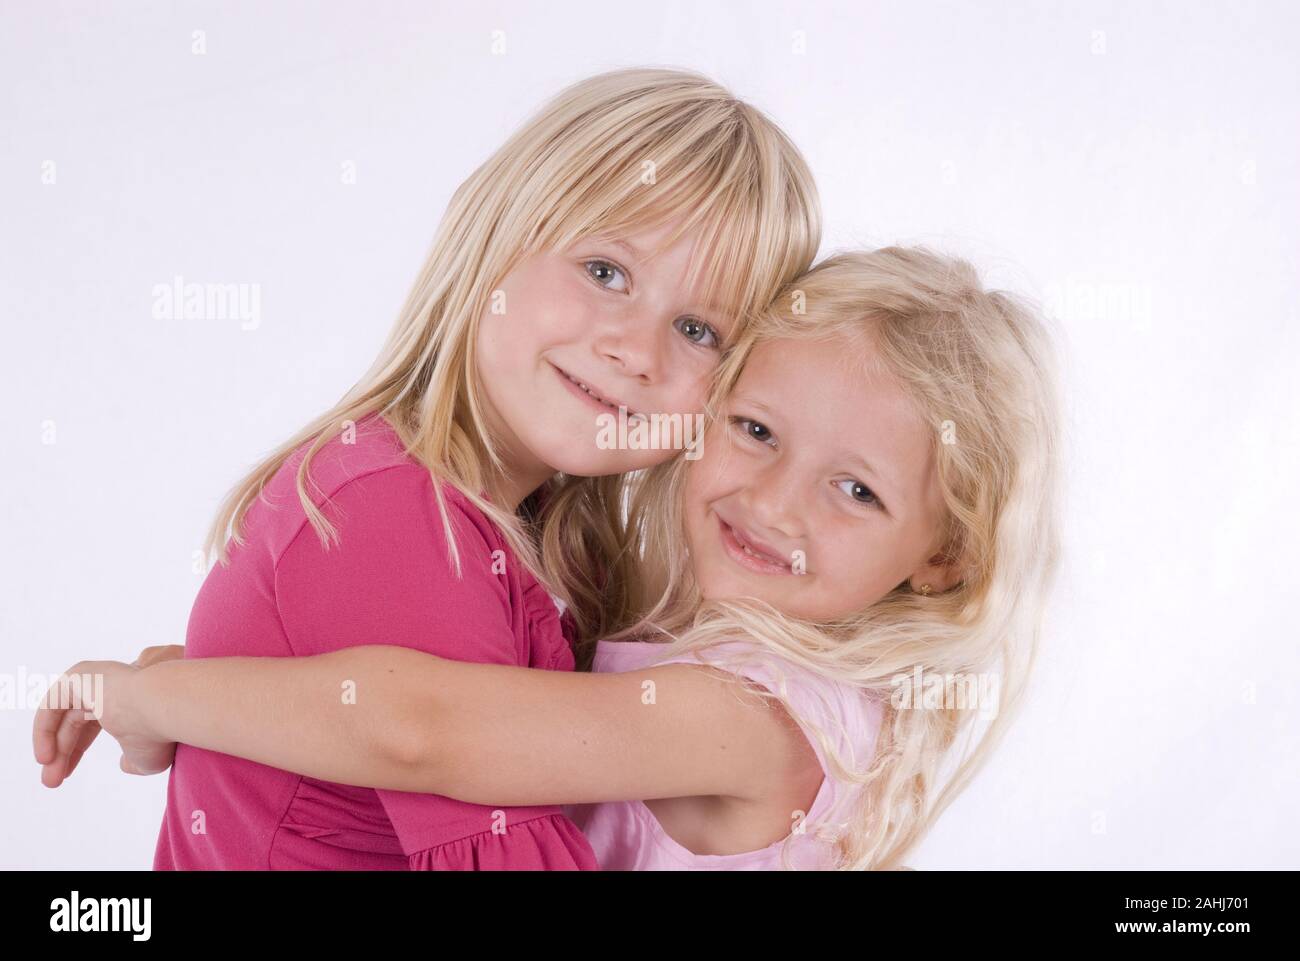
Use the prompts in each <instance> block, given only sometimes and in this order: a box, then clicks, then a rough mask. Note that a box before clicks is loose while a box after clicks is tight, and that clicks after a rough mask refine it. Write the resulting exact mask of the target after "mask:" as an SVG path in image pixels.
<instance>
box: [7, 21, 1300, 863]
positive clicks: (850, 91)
mask: <svg viewBox="0 0 1300 961" xmlns="http://www.w3.org/2000/svg"><path fill="white" fill-rule="evenodd" d="M1297 28H1300V14H1297V12H1296V10H1295V8H1294V7H1292V6H1290V5H1288V4H1286V3H1283V2H1276V3H1262V2H1260V3H1249V2H1248V3H1227V2H1223V3H1206V2H1198V3H1192V2H1164V3H1160V2H1143V3H1126V2H1114V3H1095V2H1079V3H1071V4H1055V3H1036V2H1017V3H979V4H968V3H957V2H952V3H937V2H907V3H903V2H893V3H880V2H862V0H856V2H840V3H821V2H802V3H790V4H779V3H699V2H685V0H672V2H663V3H656V4H649V5H647V4H642V3H606V4H600V5H597V6H595V7H593V6H592V5H590V4H586V3H575V2H570V0H565V2H548V3H545V4H541V3H536V4H531V3H486V4H476V5H474V9H473V10H466V9H464V5H461V4H456V3H449V2H440V3H428V2H425V3H416V2H385V3H375V4H368V3H360V2H355V3H342V2H329V3H286V2H274V3H252V2H240V3H175V4H173V3H143V2H130V3H128V2H115V3H91V2H76V3H57V4H54V3H38V2H35V0H31V2H24V3H18V2H14V0H5V2H4V3H3V5H2V6H0V81H3V82H2V83H0V97H3V100H2V101H0V104H2V106H0V138H2V142H3V149H2V150H0V323H2V324H3V340H2V341H0V344H2V346H0V392H2V394H0V399H2V401H3V411H4V416H3V417H2V418H0V456H2V457H3V470H0V676H3V677H4V678H7V682H8V683H9V685H10V688H11V692H12V688H13V687H14V685H19V686H20V688H21V685H22V683H23V681H24V679H27V678H31V677H34V676H36V675H52V674H57V673H58V672H59V671H60V670H63V669H65V668H66V667H68V666H70V665H71V664H72V663H74V662H75V661H77V660H80V659H83V658H114V659H122V660H130V659H132V658H134V657H135V655H136V654H137V653H138V652H139V650H140V649H141V648H142V647H144V646H147V645H152V644H165V643H181V642H182V641H183V639H184V634H185V626H186V621H187V617H188V612H189V608H190V605H191V603H192V601H193V598H194V595H195V593H196V591H197V589H198V586H199V584H200V582H201V579H202V574H201V573H200V572H198V571H197V570H196V568H195V566H194V552H195V551H196V550H197V549H198V547H199V545H200V543H201V540H202V537H203V534H204V532H205V530H206V527H207V525H208V523H209V522H210V520H211V518H212V516H213V513H214V511H215V508H216V505H217V502H218V500H219V498H220V497H221V495H222V494H223V493H224V492H225V491H226V489H227V488H228V487H229V486H230V485H231V484H232V483H233V482H234V481H235V480H236V479H237V478H238V477H239V476H240V475H241V474H242V473H243V472H244V471H246V470H247V469H248V468H249V467H251V465H252V464H253V463H254V461H255V459H257V458H258V457H259V456H260V455H262V454H263V453H265V452H266V451H267V450H269V449H270V448H271V447H273V446H274V445H276V444H278V443H279V442H280V441H282V440H283V439H284V438H286V437H287V436H288V435H289V434H290V433H292V432H293V431H295V430H296V429H297V428H298V427H300V426H301V425H302V424H303V423H304V422H305V421H306V420H307V419H308V418H309V417H311V416H312V415H314V414H316V413H318V412H320V411H321V410H323V409H325V408H326V407H327V406H329V405H330V404H332V403H333V402H334V401H335V400H336V399H337V398H338V397H339V396H340V395H341V394H342V393H343V392H344V391H345V390H346V389H347V388H348V387H349V386H350V385H351V384H352V383H353V382H354V381H355V380H356V378H357V377H358V376H360V374H361V373H362V372H363V371H364V369H365V368H366V367H367V366H368V364H369V362H370V361H371V359H372V358H373V356H374V355H375V354H376V352H377V351H378V349H379V347H380V345H381V341H382V339H383V337H384V335H385V333H386V331H387V329H388V327H389V325H390V324H391V322H392V321H393V320H394V318H395V316H396V313H397V310H398V308H399V306H400V304H401V301H402V300H403V298H404V296H405V294H406V291H407V289H408V286H409V284H410V283H411V281H412V279H413V278H414V276H415V272H416V270H417V268H418V266H419V265H420V263H421V262H422V260H423V257H424V255H425V253H426V252H427V250H428V246H429V243H430V240H431V239H432V236H433V233H434V229H435V227H436V224H437V222H438V219H439V218H440V216H441V214H442V212H443V209H444V207H445V205H446V203H447V201H448V199H449V198H450V196H451V193H452V191H453V190H454V188H455V187H456V185H457V184H458V183H459V182H460V181H461V180H462V179H463V178H464V177H465V176H467V175H468V174H469V173H470V172H471V170H472V169H473V168H474V167H475V166H476V165H477V164H478V163H480V162H481V161H482V160H483V159H484V158H485V157H486V156H487V154H488V153H489V152H490V151H491V150H493V149H494V148H495V147H497V146H498V145H499V144H500V143H501V142H502V141H503V140H504V139H505V137H506V136H507V134H508V133H509V132H511V131H512V130H513V129H514V128H515V126H516V125H517V124H518V123H519V122H520V121H522V120H523V119H524V118H525V117H526V116H527V115H528V114H529V113H530V112H531V111H532V110H533V109H534V108H535V107H536V106H538V105H539V104H540V103H541V102H542V101H543V100H544V99H545V98H546V97H549V96H550V95H551V94H553V93H554V92H556V91H558V90H559V89H560V88H561V87H562V86H564V85H565V84H567V83H569V82H571V81H573V80H576V79H579V78H581V77H583V76H587V75H590V74H593V73H597V72H600V71H603V70H606V69H610V68H614V67H620V66H630V65H674V66H683V67H689V68H693V69H697V70H700V71H703V72H704V73H707V74H709V75H711V76H713V77H714V78H716V79H718V80H720V81H722V82H723V83H725V84H727V85H728V86H730V87H731V88H732V89H733V90H734V91H735V92H736V93H737V94H738V95H740V96H742V97H744V98H746V99H749V100H750V101H751V102H754V103H756V104H757V105H759V106H760V107H762V108H763V109H765V110H766V111H768V112H769V113H770V114H771V115H772V116H773V117H774V118H775V119H776V120H777V121H778V122H779V123H780V124H781V125H782V126H783V127H784V128H785V129H786V130H787V131H788V132H789V134H790V135H791V137H792V138H793V139H794V141H795V142H796V143H797V144H799V146H800V147H801V148H802V149H803V151H804V152H805V154H806V156H807V157H808V159H809V162H810V163H811V166H812V168H813V172H814V174H815V176H816V178H817V181H818V184H819V188H820V192H821V198H822V203H823V207H824V211H825V215H826V228H827V229H826V239H825V244H824V247H823V253H828V252H831V251H834V250H836V249H840V248H843V247H846V246H857V245H880V244H886V243H895V242H900V243H918V242H921V243H929V244H932V245H935V246H937V247H939V248H941V249H943V250H946V251H948V252H951V253H956V254H961V255H964V256H967V257H969V258H971V259H972V260H973V261H974V262H975V263H976V264H977V266H979V267H980V268H981V269H982V270H983V271H984V272H985V274H986V277H987V278H988V280H989V282H990V283H992V284H994V285H998V286H1004V287H1010V288H1012V289H1014V290H1016V291H1018V292H1021V293H1024V294H1027V295H1029V296H1032V297H1037V298H1039V299H1040V300H1041V301H1043V302H1044V303H1045V304H1046V305H1047V306H1048V308H1049V309H1050V311H1051V313H1052V314H1053V315H1054V317H1055V318H1056V323H1057V325H1058V328H1059V330H1060V331H1061V335H1062V337H1061V352H1062V354H1063V356H1064V361H1065V384H1064V387H1065V391H1066V395H1067V401H1068V405H1069V423H1068V443H1069V489H1068V501H1067V513H1066V530H1065V534H1066V549H1067V556H1066V563H1065V566H1064V569H1063V571H1062V575H1061V582H1060V588H1059V591H1058V594H1057V596H1056V598H1055V600H1054V603H1053V607H1052V612H1051V621H1050V623H1049V625H1048V631H1047V636H1046V638H1045V649H1044V654H1043V656H1042V660H1041V662H1040V672H1039V674H1038V676H1037V679H1036V683H1035V687H1034V690H1033V695H1032V698H1031V700H1030V702H1029V704H1028V706H1027V709H1026V711H1025V713H1024V714H1023V715H1022V716H1021V720H1020V722H1019V724H1018V726H1017V727H1016V729H1015V730H1014V732H1013V733H1012V735H1011V736H1010V738H1009V739H1008V741H1007V742H1006V743H1005V744H1004V746H1003V748H1002V749H1001V750H1000V751H999V752H998V753H997V755H996V756H995V757H994V759H993V761H992V763H991V765H990V766H989V767H988V768H987V769H986V771H985V772H984V773H983V774H982V775H981V776H980V777H979V778H978V780H977V781H976V782H975V783H974V785H973V786H972V787H971V788H970V789H969V791H968V792H967V793H966V794H965V795H963V796H962V797H961V798H960V799H959V801H958V802H957V804H956V805H955V806H954V807H953V808H952V809H951V810H950V811H949V812H948V814H947V815H946V816H945V817H944V818H943V819H942V820H941V822H940V823H939V825H938V827H937V828H936V829H935V830H934V831H933V832H932V834H931V835H930V836H929V838H928V839H927V840H926V842H925V843H924V845H923V847H922V848H921V849H920V850H919V851H918V853H917V855H916V856H915V857H914V858H913V859H912V864H913V865H914V866H915V867H917V868H921V869H940V868H1033V867H1043V868H1292V869H1294V868H1297V867H1300V837H1298V832H1297V829H1296V827H1295V825H1294V822H1293V820H1292V816H1293V815H1294V813H1295V811H1296V808H1297V805H1296V798H1297V793H1298V792H1297V787H1298V784H1297V766H1298V765H1300V734H1298V731H1300V709H1298V708H1297V698H1296V693H1295V682H1294V679H1295V677H1296V676H1297V673H1298V672H1300V655H1298V654H1297V646H1298V645H1297V640H1298V639H1300V638H1298V632H1297V630H1296V619H1295V616H1294V614H1293V612H1292V610H1293V602H1294V598H1295V593H1296V592H1295V587H1294V585H1295V580H1296V577H1295V574H1294V566H1293V565H1294V561H1293V558H1292V557H1291V550H1292V548H1293V547H1294V546H1295V545H1296V544H1297V543H1300V537H1297V534H1298V533H1300V532H1298V530H1297V527H1298V525H1297V515H1296V510H1295V505H1294V500H1293V496H1294V494H1295V492H1296V490H1297V489H1298V483H1297V482H1298V481H1300V470H1298V469H1297V449H1298V446H1300V445H1298V443H1297V442H1298V441H1300V401H1298V400H1297V396H1298V395H1297V389H1296V383H1297V379H1298V378H1300V339H1298V338H1300V335H1297V322H1298V321H1300V313H1298V311H1297V307H1296V296H1295V295H1296V279H1297V278H1296V265H1297V262H1298V255H1300V243H1298V242H1297V234H1298V233H1300V228H1298V227H1297V213H1298V212H1300V196H1298V193H1300V188H1298V187H1297V184H1300V165H1298V163H1297V148H1298V146H1300V137H1298V136H1297V126H1298V125H1297V119H1296V118H1297V110H1296V103H1295V101H1296V91H1297V89H1300V85H1298V84H1297V79H1298V76H1297V75H1298V73H1300V70H1298V69H1297V66H1296V63H1297V60H1298V59H1300V50H1298V49H1297V46H1298V44H1297V40H1296V37H1297ZM198 50H201V51H202V52H197V51H198ZM176 278H182V281H181V282H183V283H189V282H198V283H234V284H246V285H250V289H255V290H256V291H257V292H258V293H257V296H258V298H259V300H258V302H257V310H256V317H255V318H254V317H253V316H252V315H251V314H248V315H241V316H239V317H234V318H232V319H229V320H214V319H207V320H201V321H193V320H178V319H157V318H155V316H154V315H153V311H152V305H153V302H154V293H153V292H154V288H155V286H156V285H159V284H171V283H174V282H175V281H176ZM18 694H19V696H18V699H17V702H16V703H15V702H14V700H13V699H12V698H11V701H10V703H9V704H8V705H7V706H6V707H5V709H3V710H0V759H2V761H0V772H3V774H2V777H3V785H4V789H3V791H0V867H3V868H67V869H82V868H141V869H145V868H148V867H149V866H150V864H151V861H152V856H153V849H154V842H155V840H156V837H157V831H158V827H159V823H160V820H161V815H162V809H163V805H164V798H165V791H166V778H165V777H156V778H148V779H144V778H133V777H128V776H126V775H123V774H121V773H120V772H119V770H118V767H117V764H118V758H117V754H116V752H115V751H113V750H112V749H111V742H109V741H108V740H107V739H106V738H105V739H104V743H101V744H97V745H96V747H95V748H94V749H93V750H92V751H91V752H90V753H89V754H88V755H87V757H86V758H85V760H84V761H83V762H82V767H81V769H80V770H79V771H78V772H77V773H76V775H75V776H74V777H73V778H72V779H71V780H70V781H69V782H68V783H67V784H65V785H64V786H63V787H61V788H59V789H58V790H55V791H50V790H47V789H45V788H43V787H42V786H41V785H40V783H39V780H38V769H37V766H36V765H35V763H34V762H33V761H32V758H31V748H30V727H31V719H32V712H31V711H30V710H28V709H27V708H26V705H25V703H24V701H25V697H24V692H23V691H22V690H21V689H20V690H19V692H18Z"/></svg>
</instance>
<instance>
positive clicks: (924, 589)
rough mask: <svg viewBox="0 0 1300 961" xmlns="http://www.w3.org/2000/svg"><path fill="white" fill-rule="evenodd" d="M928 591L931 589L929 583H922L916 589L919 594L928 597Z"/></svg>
mask: <svg viewBox="0 0 1300 961" xmlns="http://www.w3.org/2000/svg"><path fill="white" fill-rule="evenodd" d="M930 591H931V587H930V585H929V584H922V585H921V589H920V590H919V591H917V593H918V594H920V595H921V596H922V597H929V596H930Z"/></svg>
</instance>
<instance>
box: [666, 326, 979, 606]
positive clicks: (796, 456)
mask: <svg viewBox="0 0 1300 961" xmlns="http://www.w3.org/2000/svg"><path fill="white" fill-rule="evenodd" d="M873 358H874V354H873V352H872V349H871V345H870V342H869V341H868V340H867V339H866V338H865V337H863V338H836V339H829V340H822V341H808V340H801V339H799V340H781V341H772V342H768V343H763V344H760V345H759V346H757V347H756V348H755V349H754V351H753V353H752V354H751V355H750V358H749V360H748V361H747V363H746V366H745V370H744V372H743V373H742V374H741V377H740V379H739V381H738V382H737V384H736V387H735V389H734V390H733V391H732V394H731V396H730V398H729V399H728V401H727V402H726V404H725V405H724V406H723V410H722V416H721V417H720V419H719V423H718V424H716V425H714V426H713V427H711V428H710V430H709V431H708V433H706V434H705V436H704V442H703V456H702V457H701V458H700V460H698V461H697V462H695V463H693V464H692V465H691V466H690V468H689V469H688V473H687V479H686V485H685V502H684V512H683V513H684V517H685V524H686V535H687V541H688V544H689V545H690V550H691V558H692V564H693V567H694V570H695V576H696V579H697V582H698V583H699V586H700V590H701V592H702V593H703V595H704V597H705V598H706V599H710V600H719V599H737V598H742V597H752V598H757V599H759V600H762V601H766V602H767V603H769V604H771V605H773V606H774V607H776V608H777V609H778V610H780V611H781V612H783V613H785V614H787V615H790V616H794V617H799V618H805V619H808V620H813V621H830V620H834V619H837V618H840V617H844V616H847V615H850V614H852V613H855V612H858V611H862V610H865V609H866V608H867V607H869V606H870V605H871V604H873V603H875V602H876V601H878V600H880V599H881V598H882V597H884V596H885V595H886V594H888V593H889V592H890V591H891V590H893V589H894V588H896V587H898V586H899V585H900V584H901V583H902V582H903V581H906V580H909V579H911V581H912V584H913V586H914V587H916V588H919V587H920V586H921V585H923V584H927V583H928V584H930V585H931V587H932V588H933V589H934V590H935V591H942V590H946V589H947V588H948V587H951V586H952V585H953V584H954V583H956V580H957V573H956V571H955V570H953V569H952V567H951V565H945V563H944V561H943V559H942V558H941V557H939V556H937V552H938V551H939V549H940V547H941V543H940V538H941V534H940V529H941V522H942V519H943V501H942V499H941V495H940V491H939V487H938V479H937V475H936V473H935V461H934V451H933V446H932V443H933V439H932V432H931V430H930V428H928V427H927V425H926V423H925V422H924V420H923V419H922V418H921V416H920V414H919V413H918V412H917V410H916V409H915V408H914V406H913V404H912V403H911V402H910V400H909V398H908V397H907V395H906V393H905V392H904V389H903V387H902V385H901V384H900V383H899V382H898V381H897V379H896V378H894V377H893V376H892V375H891V374H890V373H889V372H888V371H887V370H885V369H884V367H883V365H881V364H879V363H873ZM800 570H802V571H803V572H802V573H799V571H800Z"/></svg>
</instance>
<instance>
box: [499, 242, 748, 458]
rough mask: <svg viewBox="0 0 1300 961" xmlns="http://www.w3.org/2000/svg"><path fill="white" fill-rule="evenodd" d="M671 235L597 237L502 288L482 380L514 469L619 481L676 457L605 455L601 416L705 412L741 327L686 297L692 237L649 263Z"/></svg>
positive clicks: (544, 260) (540, 260) (540, 259)
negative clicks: (725, 351) (724, 349)
mask: <svg viewBox="0 0 1300 961" xmlns="http://www.w3.org/2000/svg"><path fill="white" fill-rule="evenodd" d="M672 226H673V225H671V224H670V225H666V226H664V227H662V228H656V229H654V230H652V231H642V232H640V233H631V234H628V235H626V236H624V237H622V238H620V239H621V240H622V241H624V242H625V243H626V244H627V245H629V246H630V247H631V248H632V249H631V250H629V249H628V248H627V247H624V246H622V245H621V244H619V243H617V242H614V241H612V240H596V239H587V240H583V241H580V242H579V243H578V244H576V245H575V246H574V247H572V248H570V249H569V250H563V251H548V252H544V253H539V254H536V255H534V256H532V257H530V258H528V259H527V260H525V261H523V262H522V263H520V264H519V266H517V267H516V268H515V269H514V270H512V271H511V272H510V274H509V275H508V276H507V277H506V278H505V280H504V281H503V282H502V284H501V285H500V288H499V290H500V294H499V295H498V300H500V299H501V297H502V296H503V298H504V312H494V311H493V308H492V307H489V309H488V310H487V311H486V312H485V313H484V314H483V317H482V320H481V323H480V327H479V334H478V340H477V348H478V372H479V375H480V378H481V383H482V384H483V389H484V391H485V393H486V394H487V398H488V406H489V408H490V410H488V412H487V415H488V418H489V421H490V423H491V426H492V428H493V430H494V432H495V434H496V435H497V436H499V437H500V439H501V442H502V444H503V447H504V449H505V453H506V457H507V463H508V464H511V466H512V468H513V469H515V470H518V471H524V472H527V471H534V472H536V473H537V474H538V477H537V478H536V482H537V483H541V481H542V480H545V479H546V477H548V476H550V474H552V473H554V472H555V471H556V470H561V471H564V472H566V473H570V474H576V475H581V476H588V477H591V476H600V475H605V474H620V473H624V472H626V471H630V470H635V469H638V468H643V467H648V466H651V465H654V464H657V463H660V462H662V461H665V460H667V459H668V458H670V457H671V456H673V453H674V452H673V451H672V450H627V449H624V450H619V449H603V447H602V444H604V446H605V447H608V446H609V445H608V444H607V443H605V442H604V441H601V439H600V438H601V431H600V430H599V427H600V420H599V418H600V417H601V415H613V416H614V417H615V418H617V417H618V413H619V412H618V408H619V405H620V404H621V405H624V406H626V407H627V414H628V416H629V417H632V416H633V415H634V414H636V413H638V412H639V413H644V414H652V413H664V414H679V415H687V414H696V413H699V412H700V411H702V410H703V408H704V401H705V397H706V390H707V385H708V379H709V376H710V374H712V372H713V370H714V367H715V366H716V364H717V362H718V359H719V356H720V349H719V347H720V344H721V342H722V341H723V340H724V339H725V337H726V335H727V334H728V332H729V325H730V323H731V321H730V320H729V319H728V318H725V317H723V316H721V315H720V314H719V313H717V312H714V311H708V310H705V305H704V304H702V303H700V302H699V292H698V291H693V290H688V289H687V288H686V275H687V268H688V265H689V261H690V256H691V252H692V238H691V237H690V235H687V236H685V237H683V238H681V239H680V240H679V241H678V242H677V243H676V245H675V246H673V247H670V248H668V249H667V250H665V251H663V252H661V253H659V254H658V255H657V256H653V257H650V258H649V259H645V258H644V257H643V256H642V252H649V251H652V250H653V249H654V248H655V247H656V246H657V245H658V244H659V243H661V242H662V241H663V240H665V239H666V238H667V235H668V232H669V230H670V228H671V227H672ZM701 286H702V283H701ZM574 381H578V382H580V383H582V384H585V385H586V387H587V388H588V391H591V392H594V393H595V394H596V395H598V397H599V398H600V399H599V400H598V399H596V398H594V397H592V396H591V395H590V394H589V393H588V392H587V391H584V390H583V389H582V388H580V387H578V386H577V384H575V383H574ZM605 436H606V440H607V439H608V434H606V435H605ZM624 436H627V435H626V434H624ZM625 446H628V447H630V446H633V445H632V444H627V445H625Z"/></svg>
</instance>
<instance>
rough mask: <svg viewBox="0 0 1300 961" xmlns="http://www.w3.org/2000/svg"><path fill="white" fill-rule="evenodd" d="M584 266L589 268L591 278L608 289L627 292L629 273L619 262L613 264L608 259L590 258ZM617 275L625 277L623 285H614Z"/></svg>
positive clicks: (588, 272)
mask: <svg viewBox="0 0 1300 961" xmlns="http://www.w3.org/2000/svg"><path fill="white" fill-rule="evenodd" d="M583 266H584V267H585V268H587V274H588V275H589V276H590V277H591V279H592V280H594V281H595V282H596V283H598V284H600V286H602V287H604V288H605V289H606V290H613V291H615V292H617V293H620V294H622V293H626V292H627V274H625V273H624V272H623V268H622V267H619V266H618V265H617V264H611V263H610V262H609V261H608V260H588V261H587V262H586V263H584V264H583ZM615 276H618V277H622V278H623V285H622V286H621V287H619V286H614V284H613V278H614V277H615Z"/></svg>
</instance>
